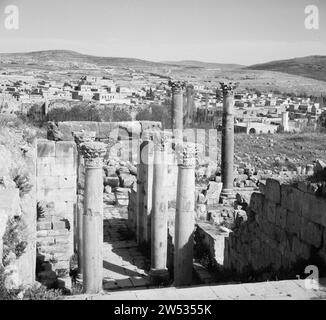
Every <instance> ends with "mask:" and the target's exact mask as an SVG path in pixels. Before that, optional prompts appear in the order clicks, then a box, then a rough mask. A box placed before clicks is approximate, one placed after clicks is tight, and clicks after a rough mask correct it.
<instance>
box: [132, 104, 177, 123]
mask: <svg viewBox="0 0 326 320" xmlns="http://www.w3.org/2000/svg"><path fill="white" fill-rule="evenodd" d="M150 108H151V109H152V112H150ZM136 120H138V121H159V122H161V123H162V126H163V128H167V126H169V125H170V123H171V108H170V107H169V106H168V105H158V104H151V105H150V106H149V109H146V110H142V111H140V112H139V113H138V114H137V116H136Z"/></svg>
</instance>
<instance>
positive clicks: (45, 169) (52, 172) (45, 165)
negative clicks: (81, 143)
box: [36, 157, 56, 177]
mask: <svg viewBox="0 0 326 320" xmlns="http://www.w3.org/2000/svg"><path fill="white" fill-rule="evenodd" d="M36 175H37V176H38V177H39V176H56V166H55V158H54V157H51V158H50V157H44V158H37V163H36Z"/></svg>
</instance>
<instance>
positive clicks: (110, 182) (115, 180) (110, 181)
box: [104, 177, 120, 188]
mask: <svg viewBox="0 0 326 320" xmlns="http://www.w3.org/2000/svg"><path fill="white" fill-rule="evenodd" d="M119 184H120V181H119V177H106V178H104V185H105V186H110V187H112V188H116V187H118V186H119Z"/></svg>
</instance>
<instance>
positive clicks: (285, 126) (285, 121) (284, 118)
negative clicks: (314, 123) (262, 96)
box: [282, 111, 289, 132]
mask: <svg viewBox="0 0 326 320" xmlns="http://www.w3.org/2000/svg"><path fill="white" fill-rule="evenodd" d="M282 127H283V132H288V131H289V112H287V111H285V112H282Z"/></svg>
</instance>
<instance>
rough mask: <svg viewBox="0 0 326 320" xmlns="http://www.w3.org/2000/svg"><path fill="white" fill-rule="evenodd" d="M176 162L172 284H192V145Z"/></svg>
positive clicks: (193, 212)
mask: <svg viewBox="0 0 326 320" xmlns="http://www.w3.org/2000/svg"><path fill="white" fill-rule="evenodd" d="M179 156H181V157H180V158H181V159H180V161H179V164H178V186H177V204H176V217H175V240H174V242H175V244H174V284H175V285H176V286H183V285H191V284H192V268H193V245H194V240H193V234H194V228H195V165H196V158H195V156H196V150H195V147H193V146H189V145H188V146H186V147H185V148H184V149H183V152H182V154H181V155H179Z"/></svg>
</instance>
